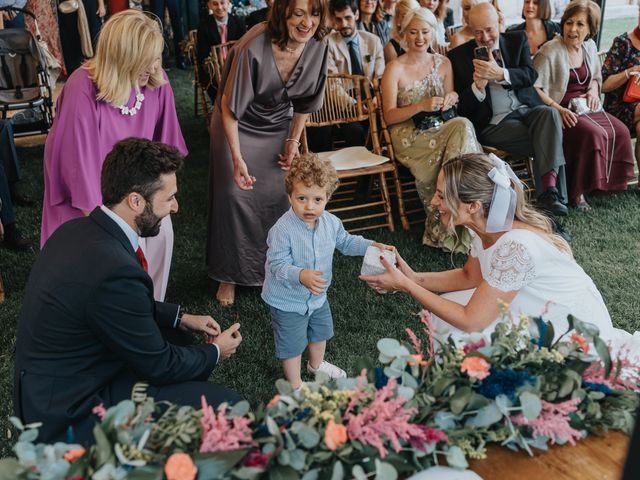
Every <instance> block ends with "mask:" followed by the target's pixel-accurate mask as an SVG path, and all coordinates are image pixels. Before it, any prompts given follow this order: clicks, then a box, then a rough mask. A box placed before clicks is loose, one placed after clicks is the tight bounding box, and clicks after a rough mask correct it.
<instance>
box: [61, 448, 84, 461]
mask: <svg viewBox="0 0 640 480" xmlns="http://www.w3.org/2000/svg"><path fill="white" fill-rule="evenodd" d="M85 452H86V450H85V449H84V448H82V447H80V448H74V449H73V450H69V451H68V452H66V453H65V454H64V455H63V458H64V459H65V460H66V461H67V462H69V463H73V462H75V461H76V460H78V459H79V458H81V457H82V456H83V455H84V454H85Z"/></svg>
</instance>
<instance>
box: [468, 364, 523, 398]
mask: <svg viewBox="0 0 640 480" xmlns="http://www.w3.org/2000/svg"><path fill="white" fill-rule="evenodd" d="M525 383H529V384H533V383H535V379H534V377H532V376H531V375H530V374H529V372H527V371H526V370H522V371H515V370H513V369H511V368H505V369H502V370H498V369H497V368H496V367H495V366H493V365H492V366H491V373H490V374H489V376H488V377H487V378H485V379H484V380H483V381H482V382H480V383H479V384H478V385H477V386H476V387H474V388H475V389H476V391H477V392H478V393H479V394H480V395H484V396H485V397H487V398H496V397H497V396H498V395H501V394H502V395H506V396H507V397H509V398H510V399H511V400H512V401H513V402H515V401H516V395H515V394H516V390H517V389H518V388H520V387H521V386H523V385H524V384H525Z"/></svg>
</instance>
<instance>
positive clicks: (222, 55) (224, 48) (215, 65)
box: [209, 40, 236, 85]
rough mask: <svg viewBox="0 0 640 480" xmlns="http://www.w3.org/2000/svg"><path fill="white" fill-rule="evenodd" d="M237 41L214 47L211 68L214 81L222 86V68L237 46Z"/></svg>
mask: <svg viewBox="0 0 640 480" xmlns="http://www.w3.org/2000/svg"><path fill="white" fill-rule="evenodd" d="M235 43H236V41H235V40H232V41H230V42H227V43H221V44H220V45H214V46H213V47H212V48H211V57H209V58H210V59H211V63H210V65H211V67H212V72H213V75H212V77H211V78H212V80H213V81H214V82H216V84H217V85H220V79H221V78H222V68H223V67H224V63H225V61H226V60H227V56H228V55H229V50H231V48H232V47H233V46H234V45H235Z"/></svg>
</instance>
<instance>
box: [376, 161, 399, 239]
mask: <svg viewBox="0 0 640 480" xmlns="http://www.w3.org/2000/svg"><path fill="white" fill-rule="evenodd" d="M378 176H379V177H380V189H381V190H382V199H383V200H384V210H385V213H386V214H387V224H388V225H389V231H391V232H393V231H395V225H394V224H393V214H392V212H391V197H390V195H389V188H388V187H387V179H386V178H385V176H384V172H380V173H379V174H378Z"/></svg>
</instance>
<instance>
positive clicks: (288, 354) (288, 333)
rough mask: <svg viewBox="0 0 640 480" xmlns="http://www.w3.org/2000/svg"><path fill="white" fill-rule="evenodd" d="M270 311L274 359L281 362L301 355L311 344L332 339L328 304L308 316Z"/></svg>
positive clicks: (272, 309) (325, 303) (274, 309)
mask: <svg viewBox="0 0 640 480" xmlns="http://www.w3.org/2000/svg"><path fill="white" fill-rule="evenodd" d="M270 310H271V326H272V327H273V338H274V340H275V343H276V358H279V359H281V360H284V359H287V358H294V357H297V356H298V355H302V352H304V350H305V349H306V348H307V345H308V344H309V343H311V342H322V341H323V340H329V339H330V338H331V337H333V317H332V316H331V308H329V302H328V301H327V302H324V305H322V306H321V307H320V308H319V309H317V310H314V311H313V312H312V313H311V314H310V315H300V314H299V313H294V312H285V311H283V310H278V309H277V308H275V307H270Z"/></svg>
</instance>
